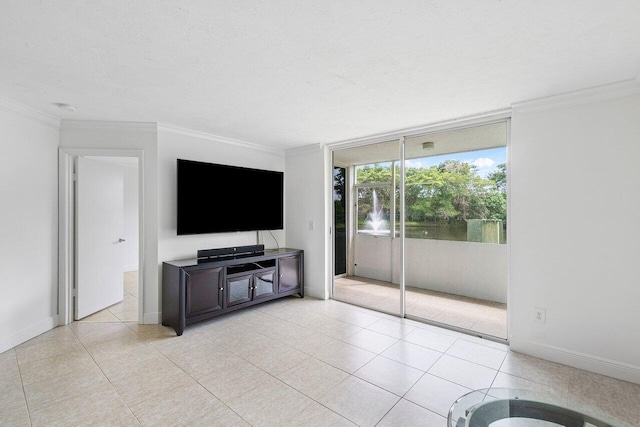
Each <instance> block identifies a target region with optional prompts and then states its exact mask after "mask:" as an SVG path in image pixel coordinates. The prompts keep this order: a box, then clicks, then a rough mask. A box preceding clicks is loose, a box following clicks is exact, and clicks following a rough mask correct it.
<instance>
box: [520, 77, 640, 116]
mask: <svg viewBox="0 0 640 427" xmlns="http://www.w3.org/2000/svg"><path fill="white" fill-rule="evenodd" d="M639 93H640V81H638V79H633V80H626V81H623V82H617V83H612V84H608V85H603V86H597V87H593V88H588V89H581V90H576V91H573V92H567V93H563V94H559V95H553V96H548V97H544V98H538V99H532V100H530V101H523V102H517V103H514V104H513V105H512V108H513V110H514V111H517V112H519V113H528V112H533V111H541V110H551V109H555V108H565V107H571V106H575V105H582V104H589V103H592V102H598V101H606V100H610V99H617V98H623V97H625V96H631V95H637V94H639Z"/></svg>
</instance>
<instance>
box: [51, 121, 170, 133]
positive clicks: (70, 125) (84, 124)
mask: <svg viewBox="0 0 640 427" xmlns="http://www.w3.org/2000/svg"><path fill="white" fill-rule="evenodd" d="M61 129H62V130H115V131H127V132H131V131H141V132H157V131H158V125H157V124H156V123H155V122H124V121H109V120H62V124H61Z"/></svg>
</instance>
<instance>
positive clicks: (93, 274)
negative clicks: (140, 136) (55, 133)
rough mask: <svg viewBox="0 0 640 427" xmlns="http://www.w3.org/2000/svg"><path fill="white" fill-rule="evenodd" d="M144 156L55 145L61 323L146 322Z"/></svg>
mask: <svg viewBox="0 0 640 427" xmlns="http://www.w3.org/2000/svg"><path fill="white" fill-rule="evenodd" d="M141 154H142V153H140V152H138V151H137V150H92V149H86V150H85V149H60V157H59V170H60V203H59V210H60V213H59V219H60V254H61V256H60V290H59V294H60V295H59V313H60V316H59V317H60V320H59V323H60V324H68V323H71V322H72V321H80V322H136V323H143V322H142V319H143V311H142V288H143V286H142V285H143V275H142V269H141V268H140V266H141V265H142V262H141V261H142V259H143V257H142V252H143V251H142V245H141V244H140V242H141V241H142V235H143V234H142V230H143V224H142V218H143V216H142V206H143V203H142V201H143V197H142V185H141V177H142V157H141Z"/></svg>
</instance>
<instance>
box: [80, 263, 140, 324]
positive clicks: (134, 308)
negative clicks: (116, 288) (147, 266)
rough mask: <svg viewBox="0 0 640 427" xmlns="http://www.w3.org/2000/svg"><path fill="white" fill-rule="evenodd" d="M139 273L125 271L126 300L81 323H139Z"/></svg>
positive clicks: (86, 318) (82, 320) (81, 320)
mask: <svg viewBox="0 0 640 427" xmlns="http://www.w3.org/2000/svg"><path fill="white" fill-rule="evenodd" d="M137 321H138V272H137V271H125V273H124V298H123V299H122V301H121V302H119V303H117V304H114V305H112V306H110V307H107V308H105V309H104V310H100V311H98V312H97V313H94V314H92V315H90V316H87V317H84V318H82V319H80V322H137Z"/></svg>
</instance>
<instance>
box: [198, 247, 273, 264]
mask: <svg viewBox="0 0 640 427" xmlns="http://www.w3.org/2000/svg"><path fill="white" fill-rule="evenodd" d="M263 253H264V245H248V246H232V247H229V248H218V249H200V250H198V254H197V258H198V261H212V260H214V259H220V258H225V257H234V256H238V255H254V254H255V255H261V254H263Z"/></svg>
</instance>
